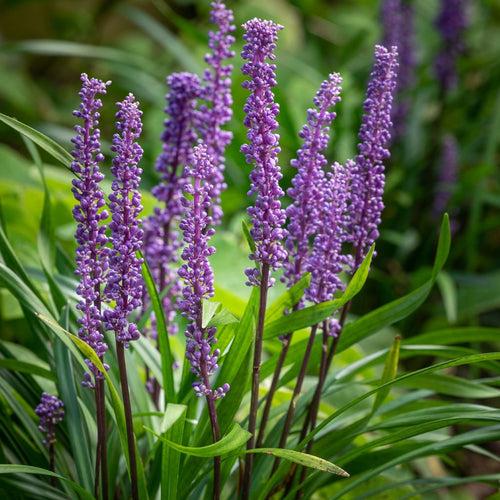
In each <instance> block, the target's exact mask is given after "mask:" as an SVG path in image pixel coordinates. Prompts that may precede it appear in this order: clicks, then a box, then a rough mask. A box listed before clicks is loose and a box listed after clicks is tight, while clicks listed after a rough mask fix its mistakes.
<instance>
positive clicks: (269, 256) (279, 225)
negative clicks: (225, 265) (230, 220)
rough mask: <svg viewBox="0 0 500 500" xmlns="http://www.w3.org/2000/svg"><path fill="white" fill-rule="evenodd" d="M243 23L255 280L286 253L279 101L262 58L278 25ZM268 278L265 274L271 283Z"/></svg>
mask: <svg viewBox="0 0 500 500" xmlns="http://www.w3.org/2000/svg"><path fill="white" fill-rule="evenodd" d="M243 28H244V29H245V34H244V35H243V38H244V40H245V42H246V44H245V46H244V47H243V51H242V53H241V56H242V58H243V59H245V60H246V61H247V62H245V64H243V67H242V72H243V74H245V75H246V76H248V80H246V81H245V82H243V87H244V88H246V89H248V90H249V91H250V96H249V97H248V99H247V101H246V103H245V106H244V111H245V113H246V116H245V120H244V124H245V126H246V127H247V128H248V133H247V137H248V140H249V143H248V144H244V145H243V146H242V147H241V151H242V153H243V154H244V155H245V159H246V162H247V163H248V164H250V165H253V170H252V172H251V174H250V182H251V186H250V190H249V192H248V195H249V196H253V195H256V200H255V203H254V205H253V206H252V207H250V208H249V209H248V214H249V215H250V217H251V221H252V229H251V235H252V238H253V240H254V241H255V246H256V248H255V251H254V252H253V253H252V254H251V255H250V259H252V260H254V261H255V262H256V264H257V267H254V268H250V269H247V270H246V271H245V274H246V276H247V278H248V281H247V285H250V286H259V285H260V281H261V267H260V266H263V265H267V266H269V268H270V270H276V269H278V268H279V267H280V266H281V265H282V263H283V261H284V260H285V259H286V251H285V249H284V247H283V240H284V238H285V236H286V231H285V230H284V228H283V224H284V223H285V219H286V215H285V211H284V210H283V209H282V208H281V202H280V199H281V197H282V196H283V194H284V193H283V190H282V189H281V188H280V185H279V181H280V179H281V177H282V174H281V170H280V167H279V165H278V154H279V152H280V147H279V135H278V134H277V133H276V132H275V131H276V130H277V128H278V122H277V120H276V117H277V115H278V113H279V106H278V104H277V103H275V102H274V95H273V92H272V88H273V87H275V86H276V66H275V65H274V64H271V63H269V62H267V60H268V59H269V60H273V59H274V57H275V56H274V50H275V48H276V41H277V38H278V32H279V31H280V30H281V29H282V26H280V25H278V24H275V23H273V22H272V21H265V20H261V19H256V18H255V19H251V20H250V21H247V22H246V23H245V24H244V25H243ZM272 284H273V279H270V280H269V286H272Z"/></svg>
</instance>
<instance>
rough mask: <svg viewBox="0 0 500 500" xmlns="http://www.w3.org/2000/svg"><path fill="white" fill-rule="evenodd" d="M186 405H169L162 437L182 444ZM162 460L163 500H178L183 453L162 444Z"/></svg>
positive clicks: (162, 426) (164, 419)
mask: <svg viewBox="0 0 500 500" xmlns="http://www.w3.org/2000/svg"><path fill="white" fill-rule="evenodd" d="M186 410H187V407H186V406H185V405H176V404H172V403H171V404H169V405H168V406H167V411H166V412H165V416H164V418H163V422H162V425H161V429H162V436H163V437H164V438H165V439H166V440H168V441H172V442H174V443H179V442H182V438H183V435H184V424H185V422H186ZM161 446H162V459H161V469H162V474H161V498H162V500H176V499H177V498H179V491H178V486H179V477H180V464H181V453H180V452H179V451H178V450H176V449H175V448H172V447H171V446H169V445H168V444H167V443H162V445H161Z"/></svg>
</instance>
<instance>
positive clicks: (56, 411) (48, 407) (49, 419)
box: [35, 392, 64, 447]
mask: <svg viewBox="0 0 500 500" xmlns="http://www.w3.org/2000/svg"><path fill="white" fill-rule="evenodd" d="M35 413H36V414H37V416H38V417H39V418H40V423H39V425H38V428H39V429H40V431H41V432H43V433H44V434H45V439H44V440H43V444H44V445H45V446H47V447H48V446H51V445H53V444H54V443H55V442H56V425H57V424H58V423H59V422H61V421H62V419H63V418H64V403H63V402H62V401H61V400H60V399H59V398H58V397H56V396H53V395H52V394H47V393H46V392H44V393H42V397H41V398H40V403H39V404H38V406H37V407H36V408H35Z"/></svg>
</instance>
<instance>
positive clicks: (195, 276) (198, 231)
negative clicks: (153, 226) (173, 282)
mask: <svg viewBox="0 0 500 500" xmlns="http://www.w3.org/2000/svg"><path fill="white" fill-rule="evenodd" d="M216 168H217V165H216V164H215V162H214V159H213V158H212V157H211V156H210V155H209V154H208V148H207V147H206V146H205V145H204V144H200V145H198V146H196V147H195V148H194V150H193V155H192V164H191V165H189V166H188V167H187V172H186V173H187V175H189V176H190V177H191V178H192V183H188V184H186V185H185V188H184V192H185V194H186V197H185V198H183V200H182V202H183V206H184V209H185V217H184V218H183V219H182V221H181V222H180V228H181V230H182V232H183V236H184V242H185V247H184V250H183V252H182V259H183V261H184V263H183V264H182V266H181V267H180V269H179V271H178V273H179V276H180V277H181V278H182V279H183V280H184V288H183V291H182V299H181V300H179V309H180V310H181V311H182V314H183V315H184V316H185V317H186V318H187V319H188V320H189V321H190V323H189V325H188V327H187V329H186V339H187V345H186V358H187V359H188V361H189V363H190V364H191V370H192V371H193V373H194V374H195V375H196V376H197V377H198V379H199V380H198V381H196V382H195V383H194V384H193V387H194V390H195V392H196V394H197V395H198V396H206V397H207V398H210V399H218V398H222V397H224V395H225V394H226V393H227V391H228V390H229V385H228V384H223V385H222V386H221V387H219V388H217V389H212V388H211V384H210V378H209V377H210V376H211V375H212V374H213V373H215V371H216V370H217V368H218V364H217V362H218V357H219V354H220V352H219V350H218V349H215V350H214V351H213V352H212V347H213V345H214V344H215V343H216V342H217V340H216V338H215V333H216V328H215V327H206V326H204V325H202V308H203V301H204V300H207V299H209V298H210V297H212V296H213V294H214V275H213V271H212V267H211V266H210V262H209V260H208V259H209V257H210V255H212V254H213V253H214V252H215V248H214V247H213V246H210V245H209V240H210V237H211V236H213V234H214V233H215V230H214V228H213V227H212V226H213V222H212V216H211V215H210V207H211V203H212V193H213V185H212V184H210V181H211V180H212V179H213V178H214V177H213V175H214V170H215V169H216Z"/></svg>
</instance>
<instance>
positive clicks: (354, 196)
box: [349, 45, 398, 271]
mask: <svg viewBox="0 0 500 500" xmlns="http://www.w3.org/2000/svg"><path fill="white" fill-rule="evenodd" d="M397 57H398V53H397V48H396V47H392V48H391V49H387V48H385V47H382V46H380V45H377V46H376V47H375V62H374V66H373V70H372V73H371V75H370V81H369V82H368V88H367V93H366V99H365V102H364V114H363V118H362V122H361V128H360V132H359V141H360V142H359V144H358V155H357V156H356V158H355V160H354V163H353V164H352V168H351V204H350V207H349V232H350V236H349V239H350V242H351V243H352V245H353V247H354V252H355V259H354V265H353V271H355V270H356V269H357V268H358V267H359V265H360V264H361V262H362V261H363V259H364V258H365V256H366V254H367V253H368V250H369V249H370V247H371V245H372V244H373V243H374V241H375V240H376V239H377V238H378V236H379V232H378V226H379V224H380V221H381V215H382V210H383V209H384V203H383V201H382V197H383V194H384V184H385V175H384V160H386V159H387V158H388V157H389V156H390V152H389V150H388V149H387V147H388V145H389V142H390V139H391V128H392V122H391V108H392V99H393V94H394V90H395V87H396V78H397V66H398V62H397Z"/></svg>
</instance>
